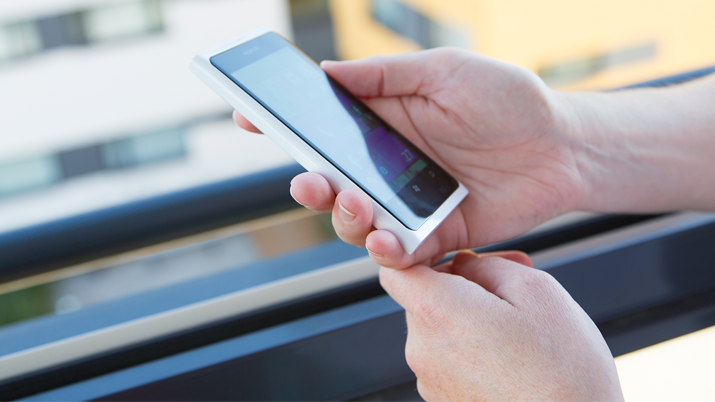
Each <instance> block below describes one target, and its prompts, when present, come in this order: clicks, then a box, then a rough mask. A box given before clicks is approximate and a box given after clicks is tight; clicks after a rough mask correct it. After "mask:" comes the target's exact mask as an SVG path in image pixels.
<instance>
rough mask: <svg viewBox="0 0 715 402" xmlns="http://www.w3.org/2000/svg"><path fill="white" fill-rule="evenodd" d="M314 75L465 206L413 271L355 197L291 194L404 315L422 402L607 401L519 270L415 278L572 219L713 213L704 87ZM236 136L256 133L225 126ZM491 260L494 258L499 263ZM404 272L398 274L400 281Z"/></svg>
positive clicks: (490, 76) (588, 339)
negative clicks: (585, 88)
mask: <svg viewBox="0 0 715 402" xmlns="http://www.w3.org/2000/svg"><path fill="white" fill-rule="evenodd" d="M322 67H323V68H324V69H325V71H326V72H327V73H328V74H330V75H331V76H333V77H334V78H335V79H337V80H338V81H340V82H341V83H342V84H343V85H344V86H345V87H346V88H347V89H348V90H350V91H351V92H353V93H354V94H355V95H357V96H359V97H361V98H363V99H364V100H365V102H366V103H367V104H368V106H370V107H371V108H372V109H373V110H375V111H376V112H377V113H378V114H380V115H381V116H382V117H383V118H385V120H387V121H388V122H389V123H390V124H392V125H393V126H394V127H395V128H397V129H398V130H399V131H400V132H401V133H403V134H404V135H405V136H406V137H407V138H409V139H410V140H411V141H412V142H414V143H415V144H416V145H417V146H418V147H420V148H421V149H422V150H423V151H425V152H426V153H427V154H428V155H429V156H430V157H431V158H433V159H434V160H435V161H437V162H438V163H439V164H440V165H441V166H443V167H444V168H445V169H446V170H448V171H449V172H450V173H451V174H453V175H454V176H455V177H456V178H457V179H459V180H460V181H461V182H462V183H463V184H465V185H466V186H467V187H468V188H469V190H470V195H469V196H468V197H467V199H465V201H464V202H463V203H462V204H461V205H460V206H459V207H458V208H457V210H455V211H454V212H453V213H452V214H451V215H450V216H449V218H448V219H447V220H446V221H445V222H444V223H443V224H442V225H441V226H440V227H439V228H438V229H437V230H436V231H435V233H433V235H432V236H430V238H428V239H427V240H426V241H425V242H424V243H423V244H422V245H421V246H420V247H419V248H418V249H417V250H416V251H415V253H414V254H413V255H409V254H407V253H405V252H404V251H403V250H402V248H401V247H400V244H399V242H398V241H397V239H396V238H395V236H394V235H392V234H391V233H389V232H387V231H384V230H375V229H374V228H373V227H372V210H371V206H370V203H369V201H368V199H367V197H366V196H365V195H363V194H362V193H360V192H358V191H351V190H348V191H343V192H341V193H340V194H338V195H336V194H335V193H334V192H333V190H332V189H331V187H330V185H329V184H328V182H327V181H326V180H325V179H324V178H323V177H321V176H320V175H317V174H313V173H304V174H302V175H299V176H297V177H296V178H295V179H294V180H293V182H292V183H291V190H290V191H291V194H292V195H293V197H294V198H295V199H296V201H298V202H299V203H301V204H303V205H304V206H306V207H307V208H310V209H313V210H316V211H320V212H332V221H333V225H334V227H335V229H336V232H337V233H338V235H339V236H340V237H341V238H342V239H343V240H344V241H346V242H347V243H350V244H354V245H357V246H361V247H362V246H366V247H367V248H368V251H370V254H371V257H372V259H373V260H374V261H375V262H376V263H378V264H380V265H381V266H383V267H387V268H393V269H392V270H388V269H385V268H383V269H382V270H381V272H380V280H381V283H382V285H383V287H384V288H385V289H386V290H387V292H388V293H389V294H390V295H391V296H392V297H393V298H394V299H395V300H396V301H397V302H398V303H400V304H401V305H402V306H403V307H404V308H405V310H406V312H407V317H408V320H407V323H408V342H407V348H406V356H407V360H408V363H409V364H410V367H411V368H412V369H413V370H414V371H415V373H416V374H417V377H418V384H419V391H420V393H421V394H422V396H423V397H425V398H426V399H427V400H455V399H458V400H494V399H497V400H502V399H509V400H618V399H622V395H621V393H620V388H619V386H618V377H617V374H616V372H615V365H614V364H613V359H612V357H611V354H610V351H609V350H608V348H607V346H606V344H605V342H604V341H603V338H602V337H601V335H600V333H599V332H598V330H597V328H596V327H595V325H594V324H593V323H592V322H591V320H590V319H589V317H588V316H587V315H586V314H585V313H584V312H583V310H581V309H580V307H579V306H578V305H577V304H576V303H575V302H574V301H573V300H572V299H571V298H570V296H569V295H568V294H567V293H566V291H565V290H564V289H563V288H562V287H561V286H560V285H559V284H558V283H556V282H555V281H554V280H553V278H551V277H550V276H549V275H548V274H546V273H543V272H541V271H538V270H533V269H530V268H528V267H529V266H530V265H531V263H530V261H529V259H528V257H526V256H524V255H519V254H518V253H517V254H515V253H507V254H502V255H500V256H497V257H495V256H491V257H489V258H476V257H474V256H470V255H469V254H465V253H460V254H458V255H457V257H456V258H455V260H454V261H453V262H452V263H448V264H447V265H443V266H440V267H435V268H428V267H429V266H431V265H432V264H433V263H434V262H435V261H437V260H438V259H439V258H440V257H441V256H442V255H443V254H444V253H446V252H449V251H453V250H460V249H466V248H473V247H478V246H481V245H484V244H488V243H492V242H496V241H500V240H504V239H507V238H511V237H514V236H516V235H519V234H521V233H524V232H525V231H527V230H529V229H531V228H533V227H534V226H536V225H538V224H539V223H542V222H544V221H546V220H548V219H550V218H552V217H555V216H558V215H560V214H563V213H565V212H569V211H573V210H584V211H594V212H654V211H668V210H678V209H697V210H715V185H713V183H715V157H713V156H715V132H714V130H715V129H714V128H715V77H709V78H704V79H700V80H697V81H695V82H692V83H690V84H686V85H679V86H675V87H671V88H665V89H643V90H631V91H622V92H611V93H562V92H558V91H555V90H552V89H550V88H548V87H546V86H545V85H544V84H543V82H542V81H541V80H540V79H539V78H538V77H537V76H536V75H534V74H533V73H531V72H529V71H527V70H524V69H521V68H519V67H515V66H511V65H508V64H505V63H501V62H498V61H495V60H492V59H489V58H486V57H483V56H480V55H476V54H473V53H470V52H466V51H461V50H456V49H436V50H428V51H422V52H415V53H408V54H401V55H395V56H384V57H373V58H368V59H364V60H358V61H350V62H339V63H336V62H329V63H323V65H322ZM234 118H235V120H236V122H237V123H238V125H239V126H241V127H243V128H245V129H247V130H249V131H253V132H258V130H256V129H255V127H253V126H252V125H251V124H250V123H249V122H247V121H246V120H245V119H244V118H243V117H242V116H240V115H238V114H237V113H235V114H234ZM499 257H503V258H499ZM407 268H409V269H407Z"/></svg>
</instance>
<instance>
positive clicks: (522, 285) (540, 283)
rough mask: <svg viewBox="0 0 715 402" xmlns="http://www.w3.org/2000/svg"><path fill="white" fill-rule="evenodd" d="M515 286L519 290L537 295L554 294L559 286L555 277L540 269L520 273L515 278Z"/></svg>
mask: <svg viewBox="0 0 715 402" xmlns="http://www.w3.org/2000/svg"><path fill="white" fill-rule="evenodd" d="M513 284H514V286H515V287H516V288H518V289H519V290H522V291H527V292H528V293H532V294H537V295H538V294H547V295H548V294H553V293H554V291H555V290H556V289H557V288H558V286H559V284H558V282H557V281H556V279H554V277H553V276H551V275H549V274H548V273H546V272H544V271H541V270H538V269H530V270H527V271H524V272H520V273H519V274H517V275H516V276H515V277H514V278H513Z"/></svg>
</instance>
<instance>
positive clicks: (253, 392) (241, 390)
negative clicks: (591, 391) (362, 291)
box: [28, 213, 715, 399]
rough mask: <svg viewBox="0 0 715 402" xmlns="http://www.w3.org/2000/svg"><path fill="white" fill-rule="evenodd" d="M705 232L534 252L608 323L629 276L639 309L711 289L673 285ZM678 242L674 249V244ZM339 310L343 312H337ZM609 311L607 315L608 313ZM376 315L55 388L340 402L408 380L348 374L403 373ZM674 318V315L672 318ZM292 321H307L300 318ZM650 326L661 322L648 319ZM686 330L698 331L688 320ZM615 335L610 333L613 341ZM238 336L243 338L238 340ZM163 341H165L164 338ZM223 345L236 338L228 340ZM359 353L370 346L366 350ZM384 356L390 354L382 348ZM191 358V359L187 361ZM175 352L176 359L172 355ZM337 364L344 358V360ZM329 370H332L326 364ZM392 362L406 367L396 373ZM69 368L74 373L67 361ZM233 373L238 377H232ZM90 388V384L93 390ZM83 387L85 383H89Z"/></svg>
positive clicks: (712, 229)
mask: <svg viewBox="0 0 715 402" xmlns="http://www.w3.org/2000/svg"><path fill="white" fill-rule="evenodd" d="M704 235H705V236H706V237H707V236H715V214H693V213H682V214H676V215H672V216H666V217H662V218H659V219H656V220H652V221H646V222H641V223H639V224H636V225H632V226H629V227H625V228H621V229H618V230H614V231H610V232H607V233H603V234H601V235H598V236H595V237H593V238H586V239H582V240H580V241H577V242H574V243H571V244H566V245H563V246H557V247H553V248H549V249H547V250H544V251H542V252H537V253H535V254H533V257H534V260H535V262H536V263H537V266H538V267H542V268H546V269H548V270H549V272H551V273H552V274H554V276H555V277H556V279H557V280H560V281H561V282H562V284H564V286H565V287H566V289H567V290H568V291H569V292H570V293H571V295H572V296H573V297H574V299H576V301H577V302H579V303H580V304H581V305H582V306H584V308H585V309H586V311H587V312H591V313H592V314H594V311H595V313H596V314H601V316H600V318H598V317H596V322H597V324H599V325H602V324H604V323H608V321H604V320H606V319H607V318H609V317H612V316H613V315H614V314H622V317H621V318H623V317H626V316H628V315H629V314H633V313H634V310H633V309H632V305H631V304H630V303H629V301H630V300H631V299H629V297H630V294H631V293H633V292H628V291H623V290H622V289H621V291H620V292H619V293H617V294H613V293H612V292H608V289H609V288H611V287H616V288H618V286H619V285H618V284H619V282H621V281H624V280H625V281H626V282H627V283H632V281H638V280H639V281H640V285H641V289H640V290H639V292H637V293H638V294H639V295H640V296H643V295H645V296H648V297H651V298H652V299H650V300H646V303H636V305H638V306H641V307H642V306H645V305H651V304H652V303H656V302H664V301H665V300H667V299H663V298H662V296H663V293H662V289H663V282H662V281H663V280H666V279H668V278H670V280H671V281H673V283H672V284H670V285H671V287H670V289H671V292H672V293H671V296H673V297H681V298H687V297H690V296H693V295H694V293H693V292H698V291H699V290H702V289H705V288H709V289H715V275H709V276H700V277H699V278H697V279H698V280H697V281H696V282H698V283H699V287H698V288H694V287H681V288H678V287H677V286H672V285H677V284H678V283H680V282H679V281H680V280H682V279H683V278H682V277H681V276H688V275H692V274H693V271H692V270H682V269H681V265H680V264H679V261H680V257H681V256H683V255H689V254H701V255H703V254H704V253H703V251H704V250H707V249H709V246H710V244H711V242H699V241H697V239H698V238H702V237H703V236H704ZM673 242H675V243H673ZM679 242H685V243H686V247H681V246H680V244H679ZM674 244H675V247H674V246H673V245H674ZM644 247H646V248H648V247H650V249H649V251H648V252H649V253H652V254H654V255H657V256H659V257H663V258H664V261H665V263H664V264H663V265H662V266H661V269H662V270H664V272H671V273H672V274H673V276H670V277H659V276H660V275H659V273H658V272H657V271H655V272H653V271H652V265H650V264H646V265H642V264H637V263H636V264H634V263H633V261H637V260H638V258H639V257H642V256H643V250H644V249H643V248H644ZM646 262H648V261H646ZM599 264H605V266H600V265H599ZM696 268H697V269H701V270H705V269H709V270H711V271H713V272H715V269H713V268H714V267H712V264H711V263H709V262H708V263H707V264H703V263H698V264H697V267H696ZM609 269H610V270H614V271H617V272H618V274H614V273H613V272H609V271H608V270H609ZM644 269H646V271H644ZM647 269H651V271H647ZM602 273H605V274H606V276H605V277H601V274H602ZM648 274H651V275H654V276H656V277H659V278H658V280H655V281H649V280H644V275H645V276H647V275H648ZM679 275H681V276H679ZM375 286H378V285H377V283H375ZM604 298H605V299H604ZM611 298H614V299H615V305H619V304H620V305H623V306H624V308H623V310H621V311H620V313H619V312H618V311H615V310H608V309H607V310H601V305H600V304H603V303H604V300H606V299H607V300H608V301H609V302H610V301H611ZM599 303H600V304H599ZM358 304H359V303H358ZM606 307H608V308H611V307H612V306H610V305H609V304H608V303H606ZM651 308H652V307H651ZM594 309H595V310H594ZM338 310H340V309H337V310H335V311H338ZM604 311H605V312H606V313H608V314H602V313H603V312H604ZM636 312H637V311H636ZM327 313H329V312H327ZM327 313H326V314H327ZM374 313H375V314H376V316H375V317H377V316H379V317H381V318H380V319H379V320H378V319H377V318H375V317H373V318H370V319H368V320H366V321H365V322H364V324H365V326H364V327H359V328H370V331H372V330H374V326H375V325H376V323H377V322H378V321H379V322H380V323H381V324H380V325H382V326H388V327H390V328H392V330H391V331H392V332H389V333H387V334H385V333H380V334H379V338H375V336H376V335H375V334H372V333H370V332H369V331H363V330H361V329H359V328H358V327H353V326H352V325H353V324H350V325H351V326H347V327H339V328H334V329H333V330H331V332H329V333H324V336H325V337H318V338H314V337H311V338H306V339H305V340H302V341H295V340H292V341H291V339H293V338H290V337H288V338H286V339H285V343H280V344H279V345H278V346H276V347H275V348H273V349H271V350H266V351H265V353H264V352H260V353H259V352H255V353H251V354H247V355H245V356H236V355H230V356H229V355H227V356H226V359H225V360H221V361H220V362H214V363H212V364H211V365H207V366H202V367H200V368H196V366H195V365H194V363H191V362H192V361H194V360H192V359H194V358H201V359H203V357H200V356H201V354H202V352H200V351H199V350H201V349H196V350H189V351H186V352H183V353H177V354H176V355H174V356H169V357H166V358H164V359H159V360H156V361H155V362H147V363H145V364H140V365H137V366H135V367H129V368H126V369H124V370H119V371H117V372H115V373H110V374H106V375H105V376H100V377H97V379H95V380H87V381H84V382H81V383H78V384H76V385H69V386H67V387H65V388H63V389H60V390H58V392H70V391H69V390H75V391H72V392H80V391H81V392H86V391H87V389H93V390H94V391H92V392H98V391H97V389H96V388H94V387H95V386H97V384H116V382H115V381H120V379H121V378H126V377H125V376H129V377H131V378H135V379H141V378H143V375H138V374H137V373H147V372H150V373H152V375H153V376H154V380H152V381H149V382H142V383H141V384H139V383H137V384H138V385H137V386H136V387H135V388H132V387H128V388H125V389H124V391H121V392H122V393H121V394H112V395H110V393H111V392H114V391H111V389H115V390H116V388H111V389H110V388H107V389H106V390H105V391H102V392H106V394H105V395H104V397H107V398H110V399H116V398H119V399H132V398H143V399H176V398H179V399H180V398H181V395H182V392H187V394H186V395H190V397H192V398H199V397H200V396H199V395H198V394H192V392H195V391H191V390H192V389H193V390H197V389H205V387H206V386H208V384H212V386H214V387H219V388H220V390H217V391H216V392H218V394H217V395H218V396H216V398H220V399H246V398H244V396H243V395H249V396H250V397H251V398H253V399H262V398H274V397H276V395H274V394H272V393H271V392H275V389H274V388H271V387H267V386H266V384H267V383H268V382H271V381H273V383H287V384H299V383H301V381H308V382H310V383H311V384H313V385H314V390H315V391H310V392H313V393H307V394H300V392H303V391H305V390H303V391H301V390H302V389H301V388H300V387H298V388H295V389H290V387H289V389H283V391H282V392H286V394H282V396H283V397H285V398H287V399H322V398H326V399H339V398H347V397H357V396H359V395H356V394H352V393H351V392H353V391H352V390H354V389H355V388H351V387H353V386H355V385H356V384H358V383H359V384H360V387H363V388H362V389H364V390H365V393H368V392H372V391H374V390H377V389H379V388H380V387H383V388H386V387H389V386H394V385H398V384H400V383H403V382H405V381H408V380H409V379H405V378H404V377H399V378H397V377H394V378H393V377H389V376H387V377H385V378H391V380H390V381H393V382H392V383H391V384H387V383H386V382H380V381H376V380H371V381H373V382H368V383H360V381H358V380H355V379H350V378H351V377H360V376H363V375H364V373H366V372H371V373H372V372H374V371H376V372H378V373H382V371H381V369H380V367H382V366H383V365H384V366H386V367H391V368H392V369H393V370H397V371H398V372H403V371H404V370H408V369H407V367H406V364H405V363H404V356H402V355H401V353H402V347H403V345H404V343H400V342H404V330H396V329H395V328H404V317H402V316H401V315H400V314H398V313H394V312H390V313H389V314H388V313H385V314H382V315H381V313H380V311H378V310H376V311H374ZM267 314H270V313H267ZM321 314H323V313H320V314H318V316H320V315H321ZM676 318H677V317H676ZM669 319H672V317H671V318H669ZM296 322H302V321H301V320H298V321H296ZM700 322H703V321H700ZM691 324H693V322H691ZM284 325H285V326H279V327H281V328H290V325H291V322H288V323H286V324H284ZM648 325H655V324H653V323H652V322H651V323H649V324H648ZM639 328H640V327H633V328H627V330H625V331H620V332H611V333H610V334H606V340H607V342H609V344H610V342H611V339H613V342H614V345H616V344H617V345H621V346H620V347H621V349H618V350H617V351H618V353H624V352H626V351H629V350H624V349H623V348H622V345H624V344H625V343H624V341H623V339H626V337H627V336H628V333H629V332H630V331H638V330H639ZM688 328H691V329H692V325H691V326H690V327H688ZM672 330H673V328H672V327H671V328H670V331H671V332H670V333H674V332H672ZM676 332H677V331H676ZM331 334H332V335H331ZM245 336H251V335H245ZM612 336H613V338H611V337H612ZM239 338H241V337H237V338H235V339H239ZM354 339H360V340H361V341H360V342H364V344H365V345H372V346H369V348H373V347H374V348H377V347H378V346H376V345H379V344H381V343H388V344H391V345H393V347H395V348H398V349H399V350H397V351H395V350H393V351H392V352H390V353H392V354H385V356H383V357H380V358H375V359H377V360H376V361H377V362H378V363H375V362H374V361H373V362H363V363H358V362H360V361H363V360H361V359H360V355H356V353H357V352H356V350H355V348H356V347H355V345H352V344H349V342H348V340H354ZM653 339H654V338H652V337H651V338H647V339H641V342H645V343H638V342H636V343H633V339H630V340H629V342H630V343H628V344H627V346H628V347H636V348H637V347H643V346H648V344H647V342H649V341H652V340H653ZM319 340H320V341H319ZM636 341H637V339H636ZM167 342H169V341H168V340H167ZM226 342H230V340H227V341H226ZM295 342H298V343H295ZM341 342H345V343H341ZM619 342H620V343H619ZM326 343H334V344H336V345H338V344H342V345H343V346H342V347H341V348H344V349H341V348H337V347H336V348H335V350H331V351H330V352H329V353H328V352H325V350H324V349H321V347H322V346H323V345H324V344H326ZM395 345H397V346H395ZM360 350H362V349H360ZM361 353H367V352H365V350H362V352H361ZM383 353H386V352H384V351H383ZM393 355H394V356H393ZM181 356H184V357H185V358H186V359H189V360H186V363H185V364H189V366H186V370H185V371H182V370H179V367H178V366H177V365H171V366H170V367H172V370H173V371H171V372H166V373H165V375H163V376H162V375H159V374H158V373H159V372H160V371H162V370H166V369H165V368H164V369H162V367H166V366H163V365H162V364H165V363H161V362H166V361H172V362H174V363H176V364H178V362H180V361H184V360H182V359H183V358H184V357H181ZM187 356H194V357H193V358H190V357H187ZM388 356H392V357H388ZM395 356H398V357H399V358H398V357H395ZM174 358H175V360H172V359H174ZM167 359H168V360H167ZM301 359H307V360H301ZM312 359H317V360H312ZM400 359H402V360H400ZM308 361H311V362H314V361H318V362H332V363H325V364H323V365H321V364H322V363H321V364H318V366H311V365H309V364H308V363H307V362H308ZM276 362H283V363H284V364H286V365H285V366H284V367H293V368H294V367H310V369H306V370H297V371H296V370H288V371H280V370H278V369H277V368H275V366H272V365H273V364H276ZM288 362H290V364H291V365H288ZM338 362H340V363H339V364H340V365H339V364H338ZM266 364H267V365H271V367H273V368H272V369H271V370H276V371H265V367H264V366H263V365H266ZM311 364H312V363H311ZM361 364H363V365H361ZM400 365H402V366H400ZM326 367H329V369H327V368H326ZM338 367H340V368H338ZM395 367H401V368H399V369H396V368H395ZM67 369H70V367H68V368H67ZM177 370H178V372H177ZM341 370H342V371H341ZM400 370H403V371H400ZM333 371H338V372H340V373H344V374H345V376H340V375H338V374H336V373H334V372H333ZM249 372H250V373H252V374H251V379H252V380H251V382H250V383H245V382H243V381H242V380H240V379H238V380H237V378H242V377H241V376H242V375H246V373H249ZM351 373H360V375H357V376H356V375H352V374H351ZM157 376H158V377H157ZM219 377H220V378H223V380H221V379H218V378H219ZM229 378H231V379H232V380H231V381H229V380H228V379H229ZM299 379H300V380H299ZM329 379H330V381H337V382H339V383H340V384H342V385H343V386H344V387H343V388H340V389H337V388H335V387H332V388H331V387H328V385H331V386H333V385H334V384H332V382H328V380H329ZM28 381H29V379H28ZM137 381H138V380H137ZM223 381H227V383H230V384H232V386H231V387H222V386H221V385H220V384H222V382H223ZM82 384H84V385H82ZM90 384H94V385H92V386H90ZM84 386H86V387H89V388H83V387H84ZM326 387H327V388H326ZM311 389H313V388H311ZM325 389H331V390H332V391H331V392H334V393H330V394H321V393H320V392H321V391H320V390H325ZM338 391H340V392H338ZM305 392H308V391H305ZM48 395H52V397H58V395H69V394H48ZM78 395H80V394H78ZM48 397H49V396H48ZM77 397H79V396H77Z"/></svg>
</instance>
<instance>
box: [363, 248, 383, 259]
mask: <svg viewBox="0 0 715 402" xmlns="http://www.w3.org/2000/svg"><path fill="white" fill-rule="evenodd" d="M365 248H366V249H367V252H368V253H370V255H372V256H374V257H378V258H380V257H382V254H378V253H376V252H374V251H372V250H370V249H369V248H367V247H365Z"/></svg>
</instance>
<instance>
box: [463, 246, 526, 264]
mask: <svg viewBox="0 0 715 402" xmlns="http://www.w3.org/2000/svg"><path fill="white" fill-rule="evenodd" d="M462 253H463V254H464V255H474V256H476V257H477V258H485V257H500V258H504V259H505V260H510V261H514V262H516V263H518V264H522V265H526V266H529V267H532V268H533V267H534V263H533V261H531V257H529V255H528V254H526V253H525V252H523V251H519V250H504V251H491V252H489V253H481V254H477V253H475V252H474V251H472V250H460V251H459V253H457V254H462ZM455 257H456V255H455Z"/></svg>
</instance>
